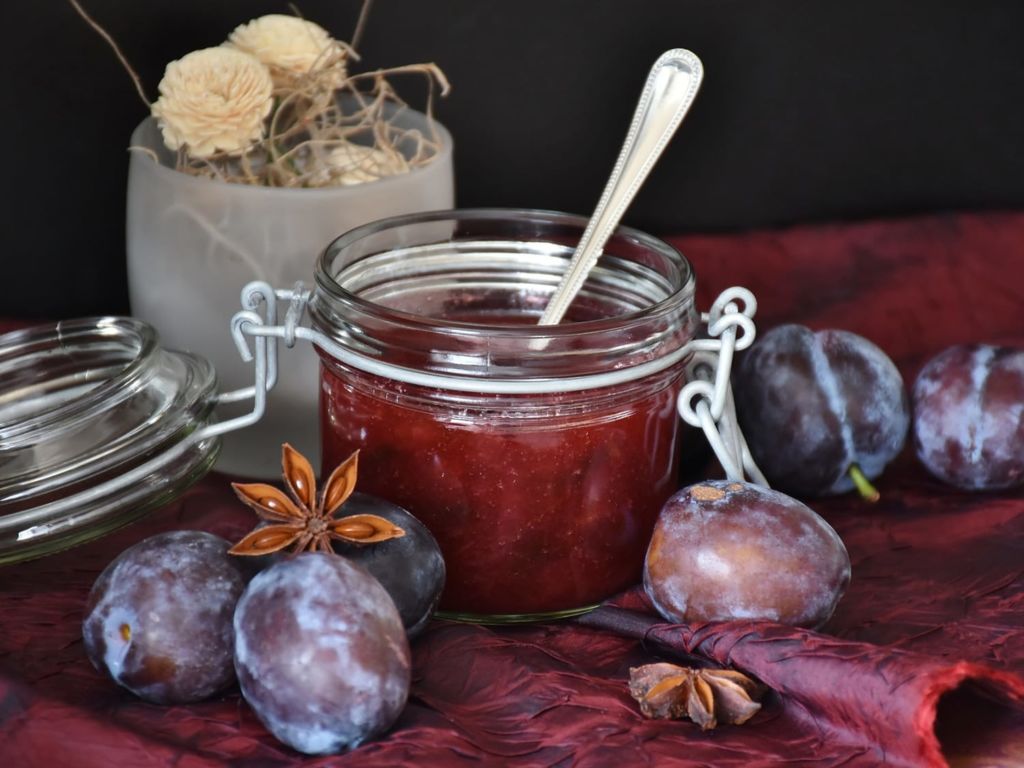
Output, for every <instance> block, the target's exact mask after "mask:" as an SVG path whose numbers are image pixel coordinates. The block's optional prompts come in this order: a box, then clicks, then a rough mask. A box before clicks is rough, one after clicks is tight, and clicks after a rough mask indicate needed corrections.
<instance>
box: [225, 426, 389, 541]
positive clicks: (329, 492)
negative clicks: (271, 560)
mask: <svg viewBox="0 0 1024 768" xmlns="http://www.w3.org/2000/svg"><path fill="white" fill-rule="evenodd" d="M358 462H359V451H356V452H355V453H353V454H352V455H351V456H349V457H348V458H347V459H345V461H343V462H342V463H341V464H340V465H339V466H338V467H337V468H336V469H335V470H334V471H333V472H332V473H331V476H330V477H329V478H328V480H327V483H326V484H325V485H324V488H323V491H322V493H321V494H320V496H319V498H318V497H317V493H316V478H315V476H314V475H313V467H312V466H311V465H310V463H309V462H308V461H307V460H306V457H305V456H303V455H302V454H301V453H299V452H298V451H296V450H295V449H294V448H292V447H291V446H290V445H288V444H287V443H285V444H284V445H283V446H282V447H281V467H282V470H283V475H284V482H285V484H286V485H287V486H288V491H289V492H290V493H291V498H289V497H288V496H287V495H286V494H285V493H284V492H282V491H280V490H278V489H277V488H275V487H274V486H272V485H268V484H267V483H244V484H243V483H232V484H231V487H232V488H234V489H235V493H236V494H238V498H240V499H241V500H242V501H243V502H245V503H246V504H247V505H249V506H250V507H252V508H253V509H254V510H255V511H256V514H257V515H259V516H260V519H261V520H264V521H266V522H267V523H269V525H261V526H259V527H257V528H256V530H254V531H252V533H250V534H248V535H247V536H246V537H245V538H243V539H242V540H241V541H240V542H238V543H237V544H235V546H233V547H232V548H231V549H230V550H228V551H229V552H230V553H231V554H233V555H269V554H270V553H271V552H277V551H278V550H280V549H284V548H285V547H288V546H291V547H292V551H293V552H301V551H302V550H304V549H308V550H309V551H311V552H317V551H321V552H332V551H333V550H332V548H331V539H340V540H341V541H347V542H351V543H353V544H375V543H377V542H379V541H387V540H388V539H395V538H398V537H399V536H404V535H405V531H404V530H402V529H401V528H399V527H398V526H397V525H395V524H394V523H392V522H391V521H390V520H385V519H384V518H383V517H378V516H377V515H348V516H346V517H340V518H336V517H335V515H336V514H337V512H338V509H339V508H340V507H341V505H342V504H344V503H345V500H346V499H348V497H349V496H350V495H351V494H352V491H353V489H354V488H355V486H356V473H357V469H358Z"/></svg>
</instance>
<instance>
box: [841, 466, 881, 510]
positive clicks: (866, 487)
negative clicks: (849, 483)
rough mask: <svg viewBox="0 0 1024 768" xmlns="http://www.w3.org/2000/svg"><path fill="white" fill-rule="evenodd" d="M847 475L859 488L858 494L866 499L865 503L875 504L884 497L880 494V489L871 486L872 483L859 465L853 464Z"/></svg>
mask: <svg viewBox="0 0 1024 768" xmlns="http://www.w3.org/2000/svg"><path fill="white" fill-rule="evenodd" d="M847 473H848V474H849V475H850V479H851V480H853V484H854V485H855V486H856V487H857V492H858V493H859V494H860V495H861V498H862V499H864V501H867V502H869V503H871V504H874V503H875V502H876V501H878V500H879V499H880V498H881V497H882V495H881V494H880V493H879V492H878V489H877V488H875V486H873V485H872V484H871V481H870V480H868V478H867V476H866V475H865V474H864V472H863V471H861V468H860V466H859V465H858V464H856V463H854V464H851V465H850V468H849V469H848V470H847Z"/></svg>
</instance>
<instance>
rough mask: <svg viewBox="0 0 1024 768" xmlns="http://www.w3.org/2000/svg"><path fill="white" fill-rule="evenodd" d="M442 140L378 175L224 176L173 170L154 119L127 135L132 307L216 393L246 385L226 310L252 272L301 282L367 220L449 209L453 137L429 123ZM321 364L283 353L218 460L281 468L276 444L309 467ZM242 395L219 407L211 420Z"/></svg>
mask: <svg viewBox="0 0 1024 768" xmlns="http://www.w3.org/2000/svg"><path fill="white" fill-rule="evenodd" d="M395 122H396V124H397V125H399V126H401V127H405V128H419V129H421V130H424V131H427V130H428V129H429V126H428V124H427V118H426V117H425V116H424V115H423V114H421V113H419V112H414V111H412V110H406V111H404V112H403V113H402V115H400V116H399V117H398V118H396V121H395ZM435 128H436V130H437V132H438V134H439V136H440V138H441V140H442V149H441V151H440V153H439V154H438V155H437V156H436V157H434V158H433V159H432V160H431V162H429V163H428V164H426V165H424V166H421V167H419V168H416V169H414V170H412V171H410V172H408V173H405V174H401V175H396V176H391V177H386V178H383V179H380V180H378V181H373V182H367V183H364V184H357V185H353V186H347V187H337V188H329V189H280V188H268V187H253V186H246V185H240V184H228V183H225V182H219V181H213V180H210V179H203V178H197V177H194V176H189V175H187V174H184V173H179V172H178V171H175V170H174V169H173V156H172V155H171V153H170V152H168V151H167V150H166V149H165V148H164V146H163V142H162V140H161V137H160V131H159V129H158V127H157V125H156V123H155V122H154V121H153V119H152V118H147V119H146V120H144V121H143V122H142V123H141V124H140V125H139V126H138V128H136V130H135V131H134V133H133V134H132V138H131V145H132V146H133V147H142V148H146V149H149V150H152V152H154V153H155V155H156V157H157V158H159V162H155V161H154V158H153V156H151V155H150V154H149V153H148V152H142V151H137V150H136V151H133V152H132V155H131V160H130V163H129V171H128V209H127V245H128V289H129V298H130V301H131V310H132V314H133V315H135V316H136V317H138V318H140V319H142V320H145V321H146V322H148V323H150V324H151V325H152V326H153V327H155V328H156V330H157V332H158V333H159V335H160V339H161V343H162V345H163V346H164V347H167V348H171V349H182V350H189V351H191V352H195V353H198V354H200V355H202V356H203V357H205V358H207V359H208V360H209V361H210V362H211V363H212V364H213V366H214V368H215V369H216V371H217V377H218V379H219V386H220V388H221V390H222V391H225V390H230V389H236V388H239V387H245V386H249V385H251V384H252V367H251V366H250V365H248V364H246V363H243V362H242V360H241V358H239V356H238V350H237V349H236V347H235V345H234V342H233V341H232V338H231V332H230V320H231V316H232V315H233V314H234V313H235V312H236V311H237V310H238V308H239V293H240V291H241V289H242V286H244V285H245V284H246V283H248V282H249V281H251V280H265V281H267V282H268V283H270V284H271V285H273V286H274V287H277V288H290V287H291V286H292V285H293V284H294V283H295V282H296V281H299V280H301V281H303V282H304V283H305V284H306V285H307V286H310V285H311V283H312V279H313V268H314V264H315V261H316V259H317V258H318V257H319V255H320V253H321V252H322V251H323V249H324V248H325V247H326V246H327V244H328V243H330V242H331V241H332V240H333V239H334V238H336V237H337V236H338V235H341V234H343V233H344V232H346V231H348V230H349V229H352V228H353V227H356V226H358V225H360V224H365V223H367V222H370V221H374V220H376V219H380V218H384V217H386V216H392V215H397V214H402V213H415V212H419V211H428V210H437V209H447V208H451V207H452V206H453V204H454V182H453V174H452V139H451V136H450V135H449V134H448V132H447V131H446V130H445V129H444V128H443V127H442V126H440V125H438V124H436V123H435ZM318 373H319V361H318V359H317V356H316V353H315V352H314V351H313V347H312V346H311V345H309V344H297V345H295V347H294V348H292V349H289V350H287V351H286V355H285V356H284V357H283V358H282V365H281V370H280V375H279V379H278V383H277V386H276V388H275V389H274V391H273V392H272V393H271V395H270V398H269V401H268V404H267V413H266V415H265V416H264V417H263V419H262V420H261V421H260V423H258V424H256V425H254V426H251V427H248V428H247V429H243V430H241V431H240V432H236V433H233V434H229V435H227V436H226V437H225V441H224V448H223V450H222V452H221V455H220V458H219V460H218V462H217V466H216V468H217V469H219V470H221V471H223V472H227V473H230V474H234V475H240V476H245V477H258V478H274V477H277V476H279V474H280V471H281V470H280V452H281V443H282V442H289V443H291V444H292V445H294V446H295V447H296V448H297V449H298V450H300V451H302V453H304V454H305V455H306V456H307V457H309V459H310V461H311V462H312V463H313V466H314V467H316V466H319V464H320V461H319V455H320V443H319V437H318V416H317V407H318V405H317V400H318ZM248 408H249V404H248V403H242V404H238V405H232V406H222V407H221V408H220V409H219V410H218V417H219V418H228V417H230V416H232V415H236V414H237V413H242V412H245V411H246V410H247V409H248Z"/></svg>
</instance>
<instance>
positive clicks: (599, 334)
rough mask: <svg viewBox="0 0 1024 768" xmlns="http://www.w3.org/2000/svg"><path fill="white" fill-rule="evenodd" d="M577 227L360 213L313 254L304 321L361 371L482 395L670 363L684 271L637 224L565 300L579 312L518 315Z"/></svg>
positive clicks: (538, 292)
mask: <svg viewBox="0 0 1024 768" xmlns="http://www.w3.org/2000/svg"><path fill="white" fill-rule="evenodd" d="M585 228H586V220H585V219H584V218H582V217H579V216H573V215H570V214H563V213H558V212H552V211H539V210H531V209H515V208H479V209H454V210H441V211H429V212H426V213H414V214H407V215H403V216H395V217H391V218H386V219H381V220H378V221H375V222H371V223H369V224H366V225H363V226H361V227H358V228H356V229H353V230H351V231H349V232H347V233H346V234H344V235H342V236H341V237H339V238H336V239H335V240H334V241H333V242H332V243H331V244H330V245H329V246H328V247H327V248H326V249H325V250H324V252H323V253H322V254H321V257H320V259H319V261H318V263H317V269H316V288H315V290H314V291H313V294H312V299H311V300H310V302H309V304H308V308H309V312H310V316H311V318H312V325H313V328H314V331H313V332H312V333H313V335H314V337H315V338H317V344H318V346H320V347H321V350H322V351H323V352H324V353H326V354H327V355H329V356H330V357H331V358H333V359H335V360H337V361H339V362H343V363H344V364H345V365H348V366H351V367H353V368H356V369H359V370H362V371H363V372H365V373H371V374H373V375H380V376H383V377H385V378H388V379H393V380H396V381H400V382H404V383H408V384H414V385H420V386H424V387H436V388H438V389H445V390H455V391H461V392H466V393H479V394H481V395H487V394H508V395H510V396H518V395H526V394H538V393H544V392H568V391H582V390H584V389H590V388H603V387H608V386H615V385H618V384H621V383H624V382H630V381H639V380H640V379H641V378H643V377H645V376H648V375H652V374H655V373H659V372H660V371H663V370H666V369H668V368H670V367H672V366H674V365H676V364H677V363H678V362H679V361H680V360H682V359H684V358H685V357H686V356H687V355H688V354H689V346H690V344H689V343H690V341H692V340H693V338H694V336H695V334H696V329H697V325H698V323H699V313H697V312H696V308H695V301H694V298H695V285H696V282H695V278H694V275H693V270H692V269H691V268H690V266H689V263H688V262H687V261H686V259H685V258H684V257H683V255H682V254H681V253H679V251H677V250H676V249H675V248H673V247H672V246H670V245H668V244H667V243H664V242H663V241H660V240H658V239H657V238H654V237H652V236H650V235H646V234H644V233H642V232H639V231H637V230H633V229H629V228H622V229H620V230H617V231H616V233H614V234H613V237H612V239H611V240H610V241H609V245H608V247H606V249H605V256H604V257H602V259H600V260H599V262H598V264H597V266H596V267H595V268H594V270H593V272H592V273H591V275H590V276H589V279H588V280H587V281H586V283H585V285H584V289H583V290H582V291H581V293H580V296H579V298H580V299H581V302H580V303H579V304H578V305H577V304H574V306H576V308H577V311H578V312H580V313H581V316H582V318H583V319H581V320H578V321H577V322H566V323H560V324H558V325H539V324H537V323H536V322H523V320H524V319H527V318H529V319H530V320H532V319H533V318H534V316H536V318H537V319H539V317H540V311H539V310H540V309H542V305H543V304H546V302H547V301H548V300H550V295H551V294H552V293H553V292H554V290H555V286H556V285H557V284H558V282H560V280H561V277H562V275H563V274H564V272H565V270H566V268H567V265H568V263H569V260H570V259H571V257H572V253H573V250H574V248H575V246H576V243H577V242H578V240H579V237H580V236H581V235H582V233H583V231H584V229H585ZM459 315H462V317H463V318H466V317H467V316H468V317H469V318H470V320H471V322H464V321H462V322H460V321H458V320H456V319H455V318H457V317H459ZM593 318H596V319H593ZM487 320H496V321H497V323H496V324H495V323H493V322H492V323H488V322H486V321H487Z"/></svg>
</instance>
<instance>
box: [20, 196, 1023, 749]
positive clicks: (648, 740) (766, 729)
mask: <svg viewBox="0 0 1024 768" xmlns="http://www.w3.org/2000/svg"><path fill="white" fill-rule="evenodd" d="M674 242H676V244H678V245H680V246H681V247H682V248H683V249H684V252H687V253H688V254H689V255H690V256H691V259H692V260H693V261H694V262H695V264H696V268H697V272H698V276H699V279H700V280H701V281H703V282H701V283H700V285H701V288H700V289H699V298H700V302H701V306H707V305H708V304H709V303H710V298H711V296H712V294H713V291H711V289H710V288H708V287H706V286H708V285H712V286H715V287H716V288H724V287H725V286H726V285H729V284H733V283H742V284H746V285H747V286H748V287H750V288H752V289H753V290H754V291H755V293H757V295H758V297H759V299H760V310H759V316H758V319H759V321H760V327H762V328H766V327H770V326H771V325H774V324H776V323H779V322H785V321H793V322H804V323H808V324H810V325H812V326H813V327H841V328H846V329H848V330H852V331H855V332H858V333H862V334H863V335H866V336H868V337H869V338H871V339H872V340H874V341H876V343H879V344H880V345H881V346H882V347H883V348H885V349H886V351H887V352H889V353H890V355H891V356H892V357H893V358H894V360H895V361H896V362H897V364H898V366H899V367H900V369H901V371H902V372H903V374H904V376H905V378H907V379H908V380H910V379H911V377H912V376H913V375H914V374H915V373H916V371H917V370H918V369H919V367H920V365H921V364H922V363H923V361H924V360H925V359H927V358H928V357H929V356H931V355H932V354H934V353H936V352H938V351H939V350H940V349H942V348H943V347H944V346H946V345H948V344H952V343H957V342H965V341H974V340H984V341H990V342H1001V343H1010V344H1015V345H1018V346H1024V280H1022V279H1021V278H1020V277H1019V275H1020V274H1021V271H1020V267H1021V266H1024V214H1015V213H1005V214H986V215H958V216H952V215H951V216H931V217H922V218H917V219H911V220H903V221H894V222H870V223H864V224H856V225H835V226H828V227H808V228H797V229H793V230H788V231H785V232H771V233H752V234H750V235H742V236H713V237H712V236H708V237H688V238H680V239H677V240H675V241H674ZM878 487H879V490H880V491H881V493H882V500H881V501H880V502H878V503H877V504H875V505H868V504H866V503H864V502H862V501H861V500H859V499H858V498H856V497H853V496H846V497H840V498H834V499H827V500H819V501H815V502H813V503H812V506H813V507H814V508H815V509H816V510H817V511H818V512H819V513H821V514H822V515H823V516H824V517H825V518H826V519H827V520H828V521H829V522H830V523H831V524H832V525H833V526H834V527H835V528H836V530H837V531H838V532H839V534H840V535H841V536H842V538H843V539H844V541H845V543H846V545H847V548H848V549H849V551H850V555H851V560H852V564H853V581H852V583H851V586H850V589H849V590H848V592H847V594H846V596H845V597H844V599H843V600H842V602H841V603H840V605H839V608H838V610H837V612H836V614H835V616H834V617H833V618H832V620H831V621H830V622H829V623H828V624H827V625H826V626H825V627H824V628H823V629H822V632H824V633H826V634H831V635H835V636H836V637H839V638H842V639H846V640H855V641H859V642H867V643H872V644H876V645H879V646H883V647H886V648H892V649H904V650H912V651H916V652H919V653H922V654H927V655H929V656H932V657H936V658H948V659H966V660H970V661H978V662H983V663H985V664H988V665H991V666H993V667H995V668H997V669H1002V670H1010V671H1016V672H1018V673H1024V495H1022V491H1021V490H1020V489H1018V490H1016V491H1011V492H1005V493H994V494H968V493H964V492H959V491H954V490H951V489H949V488H946V487H944V486H942V485H941V484H939V483H938V482H937V481H935V480H934V479H932V478H930V477H929V476H928V475H927V474H926V473H925V471H924V470H923V469H922V468H921V467H920V466H919V465H918V463H917V461H916V459H915V457H914V456H913V454H912V451H911V450H909V449H908V450H906V451H904V453H903V454H902V455H901V456H900V457H899V458H898V459H897V461H896V462H895V463H894V465H893V466H892V467H890V469H889V470H888V471H887V472H886V474H885V475H884V476H883V478H882V479H881V480H880V482H879V483H878ZM251 524H252V517H251V513H250V512H248V511H247V510H245V509H244V508H242V507H241V505H240V504H238V503H237V502H236V501H235V500H234V499H233V497H232V495H231V493H230V490H229V488H228V481H227V478H224V477H222V476H220V475H217V474H213V475H210V476H209V477H207V478H206V479H204V480H203V481H201V482H200V483H199V484H198V485H197V486H195V487H194V488H193V489H192V490H190V491H189V492H188V493H187V494H186V495H185V496H184V497H183V498H181V499H180V500H178V501H177V502H175V503H173V504H172V505H170V506H168V507H166V508H164V509H163V510H161V511H159V512H157V513H155V514H154V515H152V516H151V517H149V518H148V519H147V520H145V521H144V522H141V523H137V524H135V525H133V526H130V527H129V528H126V529H123V530H121V531H119V532H116V533H115V534H112V535H111V536H108V537H107V538H105V539H102V540H99V541H96V542H93V543H90V544H87V545H84V546H82V547H79V548H77V549H75V550H72V551H69V552H66V553H62V554H59V555H55V556H51V557H48V558H44V559H41V560H37V561H33V562H28V563H23V564H20V565H17V566H12V567H8V568H5V569H3V570H0V764H2V765H10V766H15V765H16V766H34V765H44V764H45V765H76V766H94V765H95V766H99V765H103V766H109V765H111V764H118V763H120V764H124V765H131V766H169V765H175V766H215V765H246V766H277V765H291V764H295V763H299V762H302V763H303V764H310V765H321V764H322V765H328V764H330V765H347V764H350V763H351V764H358V765H395V764H405V763H409V764H412V763H415V764H417V765H434V764H438V765H443V764H450V763H459V762H478V761H480V760H484V761H488V760H489V761H491V762H494V763H496V764H513V763H514V764H524V765H570V764H585V765H604V764H609V765H611V764H626V765H633V764H640V765H643V764H657V765H716V766H732V765H736V766H739V765H744V766H752V765H766V766H767V765H782V764H790V763H801V764H804V765H808V764H809V765H844V766H860V765H879V764H886V755H885V753H884V748H883V747H884V745H877V746H871V745H864V744H863V743H857V741H856V740H855V739H853V740H850V739H846V738H843V737H841V735H837V734H835V733H831V732H829V731H828V729H826V728H824V727H821V728H815V727H814V723H815V718H814V713H807V712H802V713H800V712H796V711H794V707H793V706H792V705H791V703H789V702H787V701H785V700H784V699H781V698H780V697H777V696H769V698H768V700H767V701H766V703H765V707H764V708H763V710H762V711H761V712H760V713H759V714H758V715H757V716H755V718H754V719H753V720H752V721H751V722H749V723H748V724H746V725H744V726H741V727H736V726H733V727H720V728H719V729H717V730H715V731H712V732H707V733H702V732H701V731H700V730H699V729H697V728H696V727H695V726H693V725H692V724H691V723H687V722H663V721H647V720H644V719H643V718H642V717H641V716H640V715H639V713H638V711H637V709H636V707H635V705H634V703H633V702H632V700H631V699H630V698H629V695H628V692H627V690H626V685H625V681H626V679H627V677H628V669H629V667H631V666H636V665H637V664H640V663H645V662H648V661H651V660H654V659H655V654H654V652H653V650H652V649H650V648H645V647H644V646H643V644H641V643H638V642H636V641H635V640H631V639H628V638H624V637H619V636H616V635H614V634H610V633H607V632H601V631H596V630H593V629H589V628H584V627H580V626H576V625H573V624H571V623H551V624H542V625H532V626H523V627H513V628H486V627H477V626H469V625H458V624H450V623H443V622H437V623H435V624H433V625H432V626H431V627H430V628H429V629H428V630H427V631H426V632H425V634H424V635H422V636H421V637H420V638H419V639H418V640H417V641H416V642H415V643H414V646H413V649H414V671H413V689H412V697H411V699H410V702H409V704H408V706H407V707H406V710H405V712H404V713H403V715H402V716H401V718H400V720H399V721H398V723H397V724H396V726H395V727H394V728H393V729H392V731H391V732H390V734H389V735H387V736H386V737H384V738H382V739H380V740H378V741H375V742H373V743H370V744H367V745H364V746H363V747H361V748H360V749H359V750H357V751H356V752H354V753H352V754H350V755H346V756H343V757H340V758H329V759H328V758H319V759H308V758H307V759H304V758H302V756H300V755H298V754H297V753H295V752H293V751H291V750H289V749H288V748H286V747H284V746H282V745H280V744H279V743H277V742H276V741H275V740H274V739H273V738H272V737H271V736H270V735H269V734H268V733H267V732H266V731H265V730H264V729H263V727H262V726H261V725H260V723H259V722H258V721H257V720H256V718H255V716H254V715H253V714H252V712H251V711H250V710H249V709H248V707H247V705H246V704H245V703H244V701H242V699H241V697H240V695H239V694H238V692H237V689H232V690H230V691H228V692H227V693H226V694H224V695H222V696H220V697H217V698H216V699H214V700H211V701H209V702H204V703H201V704H197V705H191V706H187V707H185V706H176V707H160V706H156V705H152V704H147V703H144V702H141V701H139V700H137V699H135V698H134V697H133V696H132V695H131V694H129V693H127V692H125V691H123V690H122V689H119V688H118V687H116V686H115V685H114V684H112V683H111V682H110V681H109V680H106V679H105V678H103V677H102V676H101V675H100V674H99V673H98V672H96V671H95V670H94V669H93V668H92V667H91V665H90V664H89V662H88V660H87V659H86V657H85V654H84V651H83V646H82V641H81V634H80V633H81V619H82V609H83V605H84V601H85V598H86V595H87V594H88V590H89V588H90V586H91V584H92V582H93V580H94V579H95V578H96V576H97V575H98V573H99V572H100V571H101V570H102V568H103V567H104V566H105V565H106V564H107V563H108V562H109V561H110V560H111V559H112V558H113V557H115V556H116V554H117V553H118V552H120V551H121V550H122V549H123V548H124V547H126V546H129V545H130V544H132V543H134V542H136V541H138V540H140V539H142V538H144V537H146V536H148V535H151V534H153V533H155V532H157V531H163V530H171V529H189V528H197V529H203V530H209V531H212V532H214V533H218V534H220V535H224V536H225V537H227V538H235V537H237V536H238V535H239V534H240V533H242V532H244V531H246V530H247V529H248V528H249V527H250V526H251ZM974 715H975V716H976V718H977V720H978V724H979V725H980V724H981V723H984V724H985V725H986V726H992V725H995V726H998V727H1001V728H1003V730H1007V729H1009V730H1013V729H1018V730H1019V731H1020V732H1024V720H1022V719H1021V718H1020V715H1019V713H1012V712H1010V713H1004V712H995V711H989V710H987V709H985V708H982V707H978V708H975V710H974ZM940 720H941V716H940ZM970 725H971V724H968V726H970ZM942 727H945V726H942ZM963 730H964V729H961V731H963ZM971 730H972V727H968V728H966V731H967V732H968V733H969V732H970V731H971ZM997 730H998V728H997ZM1018 747H1019V751H1013V750H1017V749H1018ZM947 748H948V749H947V753H948V754H949V755H950V760H951V762H952V763H953V764H957V765H1013V764H1020V765H1024V746H1021V745H1019V744H1018V745H1017V746H1012V747H1002V746H998V745H996V744H995V743H994V742H993V741H992V740H991V739H974V740H973V741H972V740H970V739H967V740H965V741H956V740H955V739H953V737H950V739H949V740H948V741H947ZM1007 749H1009V750H1010V751H1006V750H1007ZM986 755H988V757H987V758H986Z"/></svg>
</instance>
